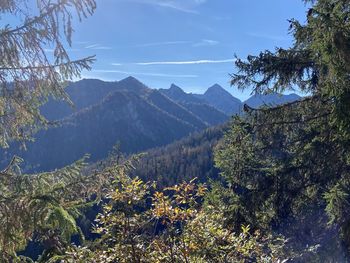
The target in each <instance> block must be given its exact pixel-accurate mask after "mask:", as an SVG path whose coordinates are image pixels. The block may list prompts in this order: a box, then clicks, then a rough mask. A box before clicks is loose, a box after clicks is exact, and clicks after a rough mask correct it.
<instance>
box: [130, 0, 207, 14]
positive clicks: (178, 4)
mask: <svg viewBox="0 0 350 263" xmlns="http://www.w3.org/2000/svg"><path fill="white" fill-rule="evenodd" d="M128 1H133V2H137V3H142V4H149V5H154V6H159V7H164V8H169V9H173V10H177V11H180V12H185V13H192V14H198V12H197V11H196V10H195V8H196V7H197V6H199V5H201V4H204V3H205V2H206V1H207V0H128Z"/></svg>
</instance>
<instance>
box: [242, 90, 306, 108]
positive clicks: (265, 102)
mask: <svg viewBox="0 0 350 263" xmlns="http://www.w3.org/2000/svg"><path fill="white" fill-rule="evenodd" d="M300 99H301V97H300V96H298V95H297V94H294V93H292V94H289V95H282V94H278V93H272V94H266V95H261V94H255V95H253V96H251V97H250V98H249V99H248V100H246V101H245V102H244V103H246V104H247V105H249V106H250V107H252V108H260V107H261V106H276V105H280V104H284V103H288V102H292V101H296V100H300Z"/></svg>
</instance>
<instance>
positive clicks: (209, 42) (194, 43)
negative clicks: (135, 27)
mask: <svg viewBox="0 0 350 263" xmlns="http://www.w3.org/2000/svg"><path fill="white" fill-rule="evenodd" d="M219 43H220V42H219V41H216V40H212V39H202V40H199V41H193V40H192V41H189V40H178V41H163V42H151V43H144V44H137V45H134V47H157V46H170V45H184V44H188V45H192V46H193V47H202V46H215V45H218V44H219Z"/></svg>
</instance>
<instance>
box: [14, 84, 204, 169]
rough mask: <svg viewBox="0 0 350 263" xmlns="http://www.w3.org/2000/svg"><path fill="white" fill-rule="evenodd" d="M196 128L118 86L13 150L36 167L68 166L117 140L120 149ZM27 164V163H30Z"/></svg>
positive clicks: (100, 154) (96, 155)
mask: <svg viewBox="0 0 350 263" xmlns="http://www.w3.org/2000/svg"><path fill="white" fill-rule="evenodd" d="M196 130H199V128H197V127H195V126H194V125H193V124H190V123H187V122H185V121H182V120H180V119H178V118H176V117H174V116H173V115H170V114H169V113H168V112H166V111H164V110H162V109H160V108H158V107H157V106H155V105H154V104H152V103H150V102H149V101H147V100H145V99H144V98H142V97H141V96H140V95H138V94H136V93H134V92H130V91H125V90H120V91H115V92H113V93H111V94H110V95H108V96H107V97H106V98H105V99H103V100H102V101H101V102H100V103H99V104H96V105H93V106H90V107H88V108H85V109H83V110H81V111H79V112H77V113H75V114H73V115H71V116H69V117H68V118H65V119H63V120H62V123H61V126H59V127H56V128H51V129H48V130H46V131H41V132H39V133H38V135H37V136H36V141H35V142H34V143H28V145H27V148H28V150H27V151H20V152H16V154H17V155H19V156H21V157H23V158H24V159H25V160H26V163H28V164H30V165H32V166H35V168H34V170H36V171H46V170H51V169H55V168H58V167H62V166H65V165H68V164H70V163H72V162H74V161H75V160H77V159H79V158H81V157H82V156H83V155H84V154H86V153H89V154H91V161H97V160H99V159H103V158H105V157H107V155H108V152H109V151H111V150H112V147H113V146H114V145H115V144H117V143H118V142H119V143H120V146H121V150H122V151H123V152H125V153H135V152H139V151H144V150H146V149H149V148H153V147H156V146H160V145H165V144H168V143H171V142H173V141H175V140H176V139H180V138H182V137H184V136H186V135H188V134H189V133H191V132H193V131H196ZM32 169H33V167H32Z"/></svg>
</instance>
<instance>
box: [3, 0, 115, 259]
mask: <svg viewBox="0 0 350 263" xmlns="http://www.w3.org/2000/svg"><path fill="white" fill-rule="evenodd" d="M28 6H31V8H32V9H30V8H28ZM95 8H96V4H95V1H94V0H38V1H36V7H35V8H33V7H32V3H29V1H26V0H4V1H0V19H1V20H3V22H2V23H1V24H3V25H4V24H6V22H4V21H17V22H18V25H15V26H11V25H5V26H4V27H3V28H1V29H0V146H1V147H8V143H9V142H11V141H15V140H16V141H25V140H28V139H31V138H32V135H33V133H34V132H36V131H37V130H38V129H40V128H45V127H48V125H50V123H49V122H48V121H47V120H46V119H45V118H44V117H43V116H42V115H41V114H40V110H39V107H40V106H41V105H42V104H43V103H45V102H46V101H47V99H48V98H49V97H54V98H57V99H63V100H65V101H67V102H68V103H71V101H70V100H69V97H68V96H67V94H66V93H65V90H64V88H65V86H66V82H67V81H69V80H72V79H73V78H75V77H79V74H80V72H81V70H83V69H90V65H91V63H92V62H93V60H94V58H93V57H87V58H82V59H71V58H70V57H69V55H68V53H67V51H66V49H65V46H70V45H71V44H72V32H73V29H72V19H73V15H75V16H76V17H77V18H78V19H79V20H82V19H83V18H85V17H87V16H89V15H91V14H92V13H93V12H94V10H95ZM29 14H34V15H32V16H31V15H29ZM7 19H8V20H7ZM47 48H50V49H52V50H53V52H52V53H51V52H47V50H46V49H47ZM84 159H85V158H84ZM84 159H82V160H80V161H77V162H76V163H75V164H73V165H71V166H69V167H66V168H63V169H61V170H58V171H54V172H50V173H43V174H35V175H25V174H21V172H20V169H19V164H20V162H21V158H19V157H14V158H13V159H12V161H11V162H10V163H9V165H8V167H6V168H4V169H3V170H2V171H1V172H0V258H1V262H7V261H8V262H14V261H16V260H17V259H18V257H17V254H16V253H17V252H18V251H20V250H23V249H24V248H25V247H26V245H27V242H28V241H29V240H31V239H32V238H34V236H40V238H41V240H46V243H47V244H51V245H50V246H49V250H48V251H50V249H60V244H61V242H63V241H65V240H67V241H69V240H70V236H71V234H73V233H78V232H79V229H78V227H77V225H76V224H75V220H74V218H75V217H76V216H77V215H78V214H79V210H78V208H79V206H81V205H82V204H86V202H87V200H91V199H89V198H90V196H91V195H92V194H93V193H102V192H103V189H102V184H103V180H102V177H103V176H108V175H105V174H104V175H102V174H100V175H99V176H94V175H90V176H83V175H82V172H81V170H82V169H83V167H84ZM58 230H59V231H58ZM34 234H35V235H34ZM44 237H46V238H44Z"/></svg>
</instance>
